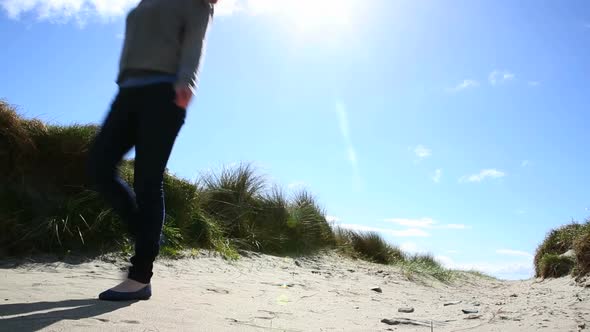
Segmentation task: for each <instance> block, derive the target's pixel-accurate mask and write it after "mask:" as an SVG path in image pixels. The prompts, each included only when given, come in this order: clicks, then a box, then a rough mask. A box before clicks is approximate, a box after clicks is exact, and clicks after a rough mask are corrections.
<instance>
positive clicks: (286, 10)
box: [248, 0, 358, 35]
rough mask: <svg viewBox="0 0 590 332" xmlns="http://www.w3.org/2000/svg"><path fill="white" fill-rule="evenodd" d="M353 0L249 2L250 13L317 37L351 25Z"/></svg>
mask: <svg viewBox="0 0 590 332" xmlns="http://www.w3.org/2000/svg"><path fill="white" fill-rule="evenodd" d="M355 3H358V1H355V0H249V2H248V6H249V9H250V10H251V11H252V12H254V13H266V14H271V15H272V16H274V17H275V18H277V19H281V20H284V21H283V23H285V24H288V25H290V26H292V27H293V28H295V30H296V31H297V32H298V33H308V34H314V35H321V34H323V33H326V32H328V33H335V32H339V31H342V30H346V29H347V28H349V27H350V26H351V25H352V19H353V17H354V14H355V11H354V4H355Z"/></svg>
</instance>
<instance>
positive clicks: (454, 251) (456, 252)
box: [447, 250, 460, 254]
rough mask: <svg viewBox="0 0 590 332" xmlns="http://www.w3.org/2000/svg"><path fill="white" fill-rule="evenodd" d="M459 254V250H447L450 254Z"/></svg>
mask: <svg viewBox="0 0 590 332" xmlns="http://www.w3.org/2000/svg"><path fill="white" fill-rule="evenodd" d="M459 252H460V251H459V250H447V253H448V254H458V253H459Z"/></svg>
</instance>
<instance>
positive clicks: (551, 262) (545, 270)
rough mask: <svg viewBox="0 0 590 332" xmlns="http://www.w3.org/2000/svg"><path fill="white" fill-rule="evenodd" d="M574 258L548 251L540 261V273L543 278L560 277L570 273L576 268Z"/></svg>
mask: <svg viewBox="0 0 590 332" xmlns="http://www.w3.org/2000/svg"><path fill="white" fill-rule="evenodd" d="M574 265H575V262H574V260H573V259H572V258H570V257H566V256H560V255H557V254H550V253H547V254H545V255H543V257H542V258H541V261H540V262H539V270H540V271H539V275H540V276H541V277H543V278H560V277H564V276H566V275H569V274H570V273H571V272H572V269H573V268H574Z"/></svg>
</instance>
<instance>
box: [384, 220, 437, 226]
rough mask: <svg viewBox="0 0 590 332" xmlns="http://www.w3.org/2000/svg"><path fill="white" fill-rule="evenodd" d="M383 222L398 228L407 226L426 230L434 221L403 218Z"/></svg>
mask: <svg viewBox="0 0 590 332" xmlns="http://www.w3.org/2000/svg"><path fill="white" fill-rule="evenodd" d="M384 221H386V222H390V223H394V224H397V225H400V226H408V227H419V228H428V227H432V226H433V225H434V224H435V223H436V221H434V220H433V219H432V218H421V219H404V218H389V219H385V220H384Z"/></svg>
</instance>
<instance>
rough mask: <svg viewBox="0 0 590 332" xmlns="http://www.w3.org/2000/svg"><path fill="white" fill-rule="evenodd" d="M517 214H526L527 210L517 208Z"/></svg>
mask: <svg viewBox="0 0 590 332" xmlns="http://www.w3.org/2000/svg"><path fill="white" fill-rule="evenodd" d="M516 214H526V211H525V210H522V209H520V210H516Z"/></svg>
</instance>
